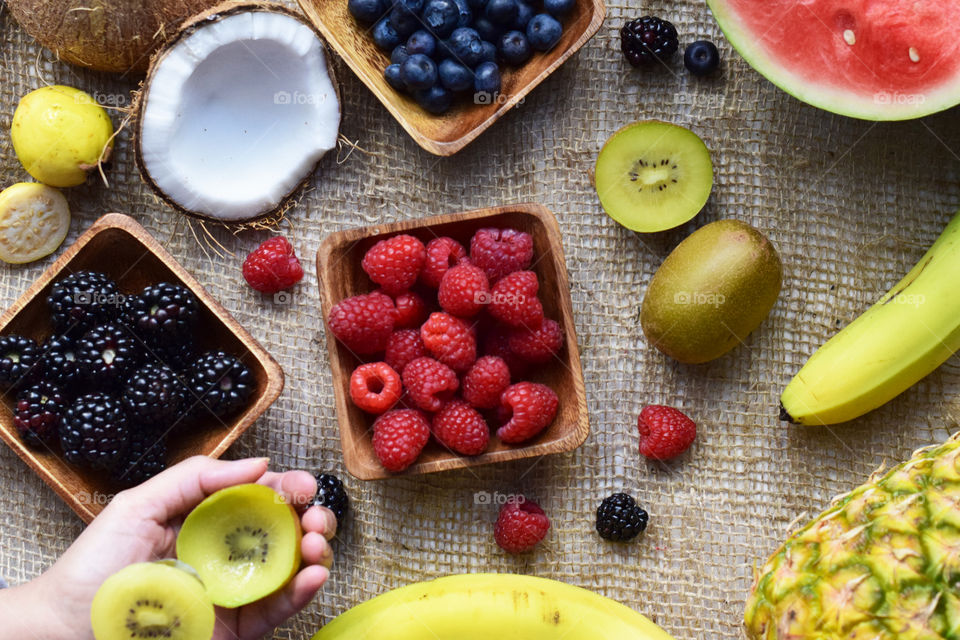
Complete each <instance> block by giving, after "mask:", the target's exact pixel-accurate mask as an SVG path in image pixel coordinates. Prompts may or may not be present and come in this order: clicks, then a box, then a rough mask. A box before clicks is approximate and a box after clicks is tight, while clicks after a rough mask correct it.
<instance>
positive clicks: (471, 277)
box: [437, 262, 490, 318]
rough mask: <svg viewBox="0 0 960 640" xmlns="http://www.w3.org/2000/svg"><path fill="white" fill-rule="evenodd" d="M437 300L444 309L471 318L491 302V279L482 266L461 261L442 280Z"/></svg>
mask: <svg viewBox="0 0 960 640" xmlns="http://www.w3.org/2000/svg"><path fill="white" fill-rule="evenodd" d="M437 300H438V301H439V302H440V306H441V307H442V308H443V310H444V311H446V312H448V313H452V314H453V315H455V316H460V317H462V318H469V317H471V316H475V315H477V314H478V313H480V310H481V309H483V306H484V305H485V304H487V303H488V302H490V281H489V280H487V274H485V273H484V272H483V269H481V268H480V267H475V266H474V265H472V264H470V263H469V262H461V263H460V264H458V265H457V266H455V267H451V268H450V269H448V270H447V272H446V273H445V274H443V279H442V280H440V291H438V292H437Z"/></svg>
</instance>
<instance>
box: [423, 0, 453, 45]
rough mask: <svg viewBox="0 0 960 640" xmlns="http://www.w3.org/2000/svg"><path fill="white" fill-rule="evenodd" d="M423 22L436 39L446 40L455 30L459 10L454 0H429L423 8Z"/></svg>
mask: <svg viewBox="0 0 960 640" xmlns="http://www.w3.org/2000/svg"><path fill="white" fill-rule="evenodd" d="M422 18H423V22H424V23H425V24H426V25H427V29H428V30H429V31H430V32H431V33H432V34H433V35H435V36H436V37H438V38H446V37H447V36H449V35H450V33H451V32H452V31H453V30H454V29H456V28H457V23H458V22H459V21H460V9H459V8H458V7H457V3H456V2H454V0H429V1H428V2H427V4H426V6H424V8H423V15H422Z"/></svg>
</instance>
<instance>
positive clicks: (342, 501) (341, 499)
mask: <svg viewBox="0 0 960 640" xmlns="http://www.w3.org/2000/svg"><path fill="white" fill-rule="evenodd" d="M310 504H314V505H320V506H321V507H326V508H327V509H330V511H333V515H335V516H337V528H339V527H340V525H341V524H343V518H344V516H345V515H347V509H349V508H350V498H349V497H348V496H347V490H346V489H345V488H344V487H343V483H342V482H341V481H340V478H338V477H337V476H335V475H333V474H332V473H318V474H317V495H316V497H314V499H313V502H311V503H310Z"/></svg>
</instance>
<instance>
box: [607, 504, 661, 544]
mask: <svg viewBox="0 0 960 640" xmlns="http://www.w3.org/2000/svg"><path fill="white" fill-rule="evenodd" d="M648 520H649V516H648V515H647V512H646V511H644V510H643V509H641V508H640V507H639V506H638V505H637V503H636V502H635V501H634V499H633V498H632V497H630V496H628V495H627V494H625V493H615V494H613V495H612V496H610V497H608V498H605V499H604V500H603V502H601V503H600V506H599V507H597V533H599V534H600V537H601V538H605V539H606V540H614V541H616V542H625V541H627V540H633V539H634V538H636V537H637V536H638V535H640V533H641V532H643V530H644V529H646V528H647V521H648Z"/></svg>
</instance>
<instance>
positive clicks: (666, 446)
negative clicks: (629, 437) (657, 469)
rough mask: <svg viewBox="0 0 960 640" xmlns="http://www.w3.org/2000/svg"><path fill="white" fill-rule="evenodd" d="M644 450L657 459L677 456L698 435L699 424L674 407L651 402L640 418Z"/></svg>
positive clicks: (639, 426) (647, 455) (638, 419)
mask: <svg viewBox="0 0 960 640" xmlns="http://www.w3.org/2000/svg"><path fill="white" fill-rule="evenodd" d="M637 428H638V429H639V430H640V453H641V454H643V455H644V456H646V457H648V458H652V459H654V460H669V459H670V458H676V457H677V456H679V455H680V454H681V453H683V452H684V451H686V450H687V449H689V448H690V445H691V444H693V441H694V439H696V437H697V425H696V424H695V423H694V422H693V420H691V419H690V418H688V417H687V416H686V415H685V414H684V413H683V412H681V411H678V410H677V409H674V408H673V407H665V406H662V405H650V406H648V407H644V408H643V410H642V411H641V412H640V417H638V418H637Z"/></svg>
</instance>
